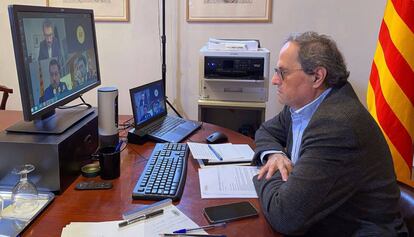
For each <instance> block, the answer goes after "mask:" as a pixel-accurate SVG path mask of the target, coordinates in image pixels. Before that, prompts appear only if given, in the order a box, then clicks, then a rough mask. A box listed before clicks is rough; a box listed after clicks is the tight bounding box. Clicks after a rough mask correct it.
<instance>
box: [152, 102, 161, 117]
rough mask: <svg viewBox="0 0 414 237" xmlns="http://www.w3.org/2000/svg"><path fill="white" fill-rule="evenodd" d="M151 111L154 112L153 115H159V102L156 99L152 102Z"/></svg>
mask: <svg viewBox="0 0 414 237" xmlns="http://www.w3.org/2000/svg"><path fill="white" fill-rule="evenodd" d="M152 110H153V111H154V115H155V114H159V113H161V107H160V101H159V100H158V99H156V100H155V101H154V105H153V108H152Z"/></svg>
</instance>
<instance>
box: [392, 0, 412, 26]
mask: <svg viewBox="0 0 414 237" xmlns="http://www.w3.org/2000/svg"><path fill="white" fill-rule="evenodd" d="M387 4H390V2H388V3H387ZM392 4H393V5H394V8H395V11H396V12H397V13H398V15H399V16H400V17H401V19H402V20H403V21H404V22H405V24H407V26H408V28H410V29H411V32H414V17H413V14H414V1H412V0H392Z"/></svg>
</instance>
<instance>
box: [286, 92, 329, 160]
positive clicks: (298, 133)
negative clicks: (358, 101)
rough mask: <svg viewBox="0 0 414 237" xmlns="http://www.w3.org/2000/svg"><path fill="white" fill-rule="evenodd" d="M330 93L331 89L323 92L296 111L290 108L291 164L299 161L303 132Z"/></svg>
mask: <svg viewBox="0 0 414 237" xmlns="http://www.w3.org/2000/svg"><path fill="white" fill-rule="evenodd" d="M330 91H331V88H329V89H327V90H325V91H324V92H323V93H322V94H320V95H319V96H318V98H316V99H315V100H313V101H312V102H310V103H309V104H307V105H305V106H303V107H302V108H300V109H298V110H293V109H292V108H290V113H291V114H290V116H291V118H292V137H293V143H292V152H291V157H290V159H291V160H292V163H293V164H295V163H296V161H297V160H298V159H299V150H300V145H301V144H302V136H303V131H305V129H306V127H307V126H308V124H309V121H310V120H311V118H312V116H313V114H314V113H315V111H316V109H318V107H319V105H320V104H321V103H322V101H323V99H325V97H326V95H328V93H329V92H330Z"/></svg>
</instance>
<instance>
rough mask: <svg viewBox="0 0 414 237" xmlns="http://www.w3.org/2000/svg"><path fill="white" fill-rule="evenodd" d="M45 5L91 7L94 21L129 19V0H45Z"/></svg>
mask: <svg viewBox="0 0 414 237" xmlns="http://www.w3.org/2000/svg"><path fill="white" fill-rule="evenodd" d="M47 6H50V7H68V8H84V9H92V10H93V13H94V16H95V21H129V0H99V1H96V0H83V1H79V0H47Z"/></svg>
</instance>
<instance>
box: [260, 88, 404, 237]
mask: <svg viewBox="0 0 414 237" xmlns="http://www.w3.org/2000/svg"><path fill="white" fill-rule="evenodd" d="M255 141H256V150H255V157H254V161H255V162H256V163H257V164H260V163H261V162H260V158H259V157H260V156H259V155H260V153H261V152H263V151H266V150H281V151H285V152H286V154H287V155H288V156H289V157H290V152H291V145H292V128H291V116H290V111H289V108H288V107H286V106H285V108H284V109H283V111H282V112H281V113H280V114H278V115H277V116H276V117H274V118H273V119H271V120H269V121H266V122H265V123H263V124H262V126H261V127H260V128H259V130H258V131H257V132H256V139H255ZM285 147H286V148H287V149H286V150H285V149H284V148H285ZM253 182H254V185H255V188H256V191H257V193H258V196H259V199H260V203H261V205H262V208H263V212H264V214H265V216H266V218H267V220H268V221H269V223H270V224H271V225H272V227H273V228H274V229H275V230H276V231H278V232H281V233H284V234H289V235H306V236H335V237H338V236H361V235H372V236H397V233H402V234H403V235H402V236H404V233H406V227H405V225H404V222H403V221H402V219H401V216H400V212H399V209H398V200H399V197H400V191H399V189H398V186H397V183H396V180H395V173H394V167H393V163H392V159H391V154H390V151H389V149H388V145H387V143H386V141H385V139H384V137H383V135H382V132H381V130H380V129H379V127H378V126H377V124H376V122H375V121H374V119H373V118H372V117H371V115H370V114H369V113H368V111H367V110H366V109H365V108H364V107H363V105H362V104H361V103H360V102H359V100H358V97H357V96H356V94H355V92H354V90H353V89H352V86H351V85H350V84H349V83H346V84H345V85H344V86H342V87H340V88H333V89H332V91H331V92H330V93H329V94H328V95H327V97H326V98H325V99H324V101H323V102H322V103H321V104H320V105H319V107H318V109H317V110H316V112H315V113H314V115H313V117H312V118H311V120H310V122H309V124H308V126H307V127H306V129H305V131H304V133H303V137H302V143H301V147H300V151H299V160H298V161H297V162H296V164H295V165H294V168H293V170H292V172H291V173H290V175H289V178H288V180H287V181H286V182H283V181H282V179H281V175H280V172H276V173H275V174H274V175H273V177H272V178H271V179H270V180H265V178H262V179H261V180H260V181H258V180H257V177H254V178H253Z"/></svg>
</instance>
